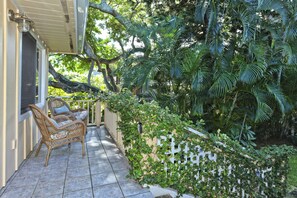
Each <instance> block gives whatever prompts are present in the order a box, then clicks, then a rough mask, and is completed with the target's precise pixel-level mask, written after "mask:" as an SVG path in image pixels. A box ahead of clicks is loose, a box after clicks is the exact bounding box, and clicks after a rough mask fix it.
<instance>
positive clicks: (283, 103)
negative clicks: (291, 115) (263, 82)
mask: <svg viewBox="0 0 297 198" xmlns="http://www.w3.org/2000/svg"><path fill="white" fill-rule="evenodd" d="M267 90H268V91H269V93H270V94H272V95H273V96H274V99H275V100H276V101H277V103H278V106H279V108H280V110H281V112H282V113H283V114H284V113H286V112H287V111H288V110H290V108H291V106H290V104H289V102H288V101H287V99H286V98H285V96H284V94H283V92H282V91H281V89H280V87H278V86H277V85H267Z"/></svg>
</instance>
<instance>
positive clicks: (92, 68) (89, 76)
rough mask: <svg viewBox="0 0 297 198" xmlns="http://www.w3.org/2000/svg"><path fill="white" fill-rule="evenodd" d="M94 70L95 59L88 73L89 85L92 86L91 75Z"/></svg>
mask: <svg viewBox="0 0 297 198" xmlns="http://www.w3.org/2000/svg"><path fill="white" fill-rule="evenodd" d="M93 70H94V60H92V63H91V67H90V69H89V73H88V85H89V86H91V77H92V72H93Z"/></svg>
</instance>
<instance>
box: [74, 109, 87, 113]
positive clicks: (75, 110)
mask: <svg viewBox="0 0 297 198" xmlns="http://www.w3.org/2000/svg"><path fill="white" fill-rule="evenodd" d="M71 111H72V112H73V113H75V112H79V111H87V110H86V109H83V108H79V109H74V110H71Z"/></svg>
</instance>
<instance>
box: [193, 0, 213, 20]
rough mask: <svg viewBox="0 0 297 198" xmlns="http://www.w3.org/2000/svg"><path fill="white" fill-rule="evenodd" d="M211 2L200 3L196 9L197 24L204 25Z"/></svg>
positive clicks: (195, 18)
mask: <svg viewBox="0 0 297 198" xmlns="http://www.w3.org/2000/svg"><path fill="white" fill-rule="evenodd" d="M209 4H210V2H209V1H208V0H203V1H198V3H197V4H196V8H195V17H194V20H195V22H197V23H201V24H203V23H204V16H205V13H206V11H207V9H208V6H209Z"/></svg>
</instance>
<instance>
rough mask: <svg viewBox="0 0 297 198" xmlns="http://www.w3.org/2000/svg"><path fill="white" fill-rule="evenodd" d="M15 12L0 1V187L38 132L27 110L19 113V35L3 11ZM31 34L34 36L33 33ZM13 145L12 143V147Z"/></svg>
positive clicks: (7, 0) (43, 85)
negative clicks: (10, 10)
mask: <svg viewBox="0 0 297 198" xmlns="http://www.w3.org/2000/svg"><path fill="white" fill-rule="evenodd" d="M8 9H12V10H14V11H17V8H16V7H15V5H14V4H13V3H12V1H10V0H1V1H0V188H1V187H3V186H4V185H5V184H6V182H7V181H8V179H9V178H10V177H11V176H12V175H13V174H14V172H15V171H16V170H17V169H18V167H19V165H20V164H21V163H22V162H23V160H24V159H25V158H26V156H27V155H28V154H29V153H30V152H31V151H32V149H33V147H34V145H35V144H36V143H37V142H38V140H39V138H40V134H39V132H38V130H37V127H36V125H35V123H34V121H33V118H32V115H31V113H30V112H27V113H25V114H23V115H20V101H21V69H22V68H21V65H22V64H21V57H22V51H21V49H22V48H21V43H22V34H21V33H19V32H18V30H17V25H16V23H15V22H9V21H8V20H7V10H8ZM33 36H34V35H33ZM35 39H36V40H37V45H38V48H39V49H40V50H41V57H42V60H41V62H40V63H41V73H42V74H41V79H42V83H41V90H42V91H41V103H40V104H38V106H39V107H42V108H43V107H45V98H46V96H47V72H48V68H47V67H48V65H47V60H48V53H47V51H46V49H44V47H43V46H42V45H41V42H40V41H39V40H38V39H37V38H36V37H35ZM14 145H15V146H14Z"/></svg>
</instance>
